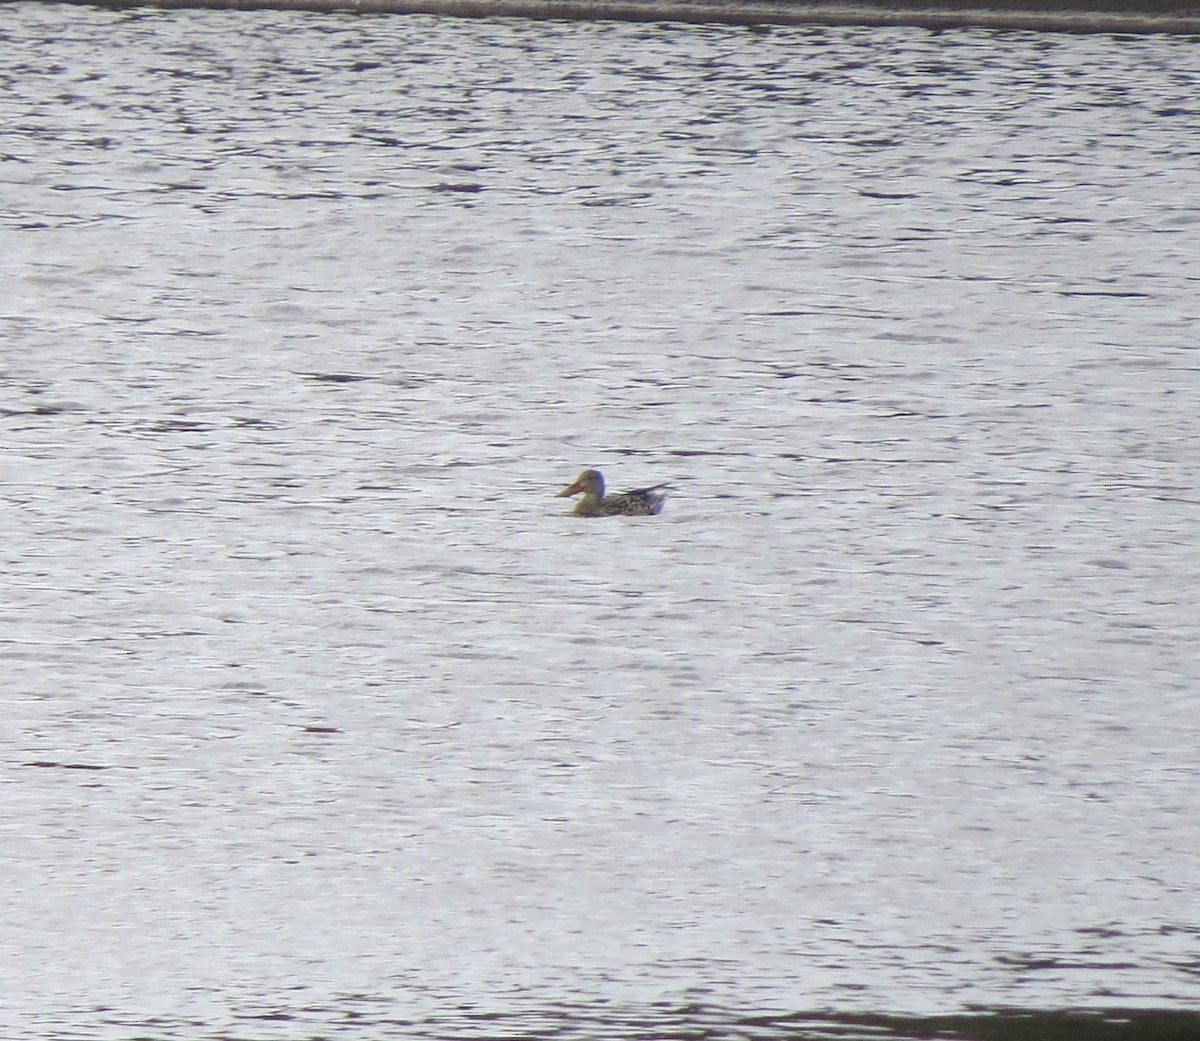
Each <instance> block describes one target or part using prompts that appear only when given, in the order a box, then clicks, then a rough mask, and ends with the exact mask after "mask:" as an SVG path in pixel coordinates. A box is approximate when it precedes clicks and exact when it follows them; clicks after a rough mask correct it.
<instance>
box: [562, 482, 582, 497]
mask: <svg viewBox="0 0 1200 1041" xmlns="http://www.w3.org/2000/svg"><path fill="white" fill-rule="evenodd" d="M581 491H583V482H582V481H576V482H575V483H574V484H572V485H571V486H570V487H567V488H564V489H563V490H562V491H561V492H559V493H558V494H557V495H556V496H555V498H556V499H565V498H566V497H567V496H568V495H578V494H579V493H580V492H581Z"/></svg>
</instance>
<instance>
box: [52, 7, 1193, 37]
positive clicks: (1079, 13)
mask: <svg viewBox="0 0 1200 1041" xmlns="http://www.w3.org/2000/svg"><path fill="white" fill-rule="evenodd" d="M52 2H55V3H71V4H79V5H86V6H90V7H112V8H126V7H158V8H166V9H175V8H208V9H218V10H237V11H253V10H273V11H319V12H327V13H332V12H353V13H358V14H435V15H446V16H450V17H458V18H501V17H507V18H541V19H574V20H585V19H586V20H603V19H608V20H615V21H624V22H690V23H693V24H704V23H714V24H721V25H876V26H889V25H913V26H920V27H923V28H928V29H950V28H961V27H968V26H970V27H979V28H989V29H1032V30H1041V31H1049V32H1072V33H1179V34H1186V35H1191V34H1197V35H1200V6H1194V7H1192V6H1188V4H1186V3H1183V4H1180V3H1169V2H1168V3H1163V2H1162V0H1157V2H1156V0H1149V2H1147V3H1144V4H1139V5H1137V6H1136V9H1135V8H1134V5H1131V4H1116V3H1113V2H1111V0H1110V2H1108V3H1105V0H1098V2H1097V3H1095V4H1093V5H1090V6H1087V7H1085V6H1084V5H1083V4H1082V3H1079V2H1077V0H1064V2H1062V3H1060V4H1057V5H1056V4H1047V5H1040V6H1039V5H1037V4H1035V3H1033V2H1013V0H998V2H994V3H990V4H986V5H981V6H957V5H954V4H949V3H936V2H931V3H925V4H921V3H903V2H901V3H888V2H881V0H859V2H856V3H838V2H833V3H821V2H817V3H806V2H798V3H787V2H769V0H766V2H764V0H645V2H641V3H639V2H636V0H52ZM968 3H969V0H968Z"/></svg>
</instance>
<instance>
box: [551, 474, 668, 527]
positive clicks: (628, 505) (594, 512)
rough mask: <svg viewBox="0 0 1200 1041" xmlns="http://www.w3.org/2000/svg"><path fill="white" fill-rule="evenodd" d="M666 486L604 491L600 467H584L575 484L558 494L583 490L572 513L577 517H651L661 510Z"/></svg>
mask: <svg viewBox="0 0 1200 1041" xmlns="http://www.w3.org/2000/svg"><path fill="white" fill-rule="evenodd" d="M662 487H663V485H661V484H656V485H653V486H651V487H649V488H639V489H637V491H632V492H618V493H617V494H616V495H605V494H604V475H603V474H602V473H601V472H600V471H599V470H584V471H583V473H581V474H580V475H579V476H578V477H577V478H576V479H575V483H574V484H572V485H570V486H569V487H566V488H564V489H563V490H562V491H561V492H559V493H558V496H557V498H559V499H562V498H564V497H566V496H568V495H578V494H579V493H580V492H583V498H582V499H580V500H579V502H577V503H576V504H575V509H573V510H572V511H571V512H572V513H573V514H575V516H577V517H649V516H652V515H654V514H656V513H661V512H662V508H663V500H664V499H665V498H666V497H667V493H666V492H664V491H662V490H661V489H662Z"/></svg>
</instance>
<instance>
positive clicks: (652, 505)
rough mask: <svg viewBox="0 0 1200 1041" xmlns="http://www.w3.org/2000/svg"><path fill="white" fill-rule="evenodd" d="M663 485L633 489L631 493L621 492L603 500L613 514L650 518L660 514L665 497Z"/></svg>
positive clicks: (664, 486)
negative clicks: (609, 506)
mask: <svg viewBox="0 0 1200 1041" xmlns="http://www.w3.org/2000/svg"><path fill="white" fill-rule="evenodd" d="M666 487H667V486H666V485H665V484H655V485H651V486H650V487H649V488H635V489H634V490H633V491H631V492H621V493H620V494H619V495H610V496H609V497H608V498H607V499H605V505H606V506H607V505H609V503H610V501H611V508H612V512H613V513H624V514H628V515H631V516H636V517H650V516H653V515H655V514H657V513H661V512H662V508H663V501H664V500H665V499H666V497H667V493H666V491H665V490H664V489H665V488H666Z"/></svg>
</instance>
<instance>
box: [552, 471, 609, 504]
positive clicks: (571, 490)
mask: <svg viewBox="0 0 1200 1041" xmlns="http://www.w3.org/2000/svg"><path fill="white" fill-rule="evenodd" d="M580 492H583V494H584V495H589V496H595V497H596V498H597V499H603V498H604V475H603V474H602V473H601V472H600V471H599V470H584V471H583V473H581V474H580V475H579V476H578V477H576V478H575V483H574V484H571V485H568V486H567V487H566V488H564V489H563V490H562V491H561V492H559V493H558V495H557V498H559V499H565V498H566V497H567V496H569V495H578V494H579V493H580Z"/></svg>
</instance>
